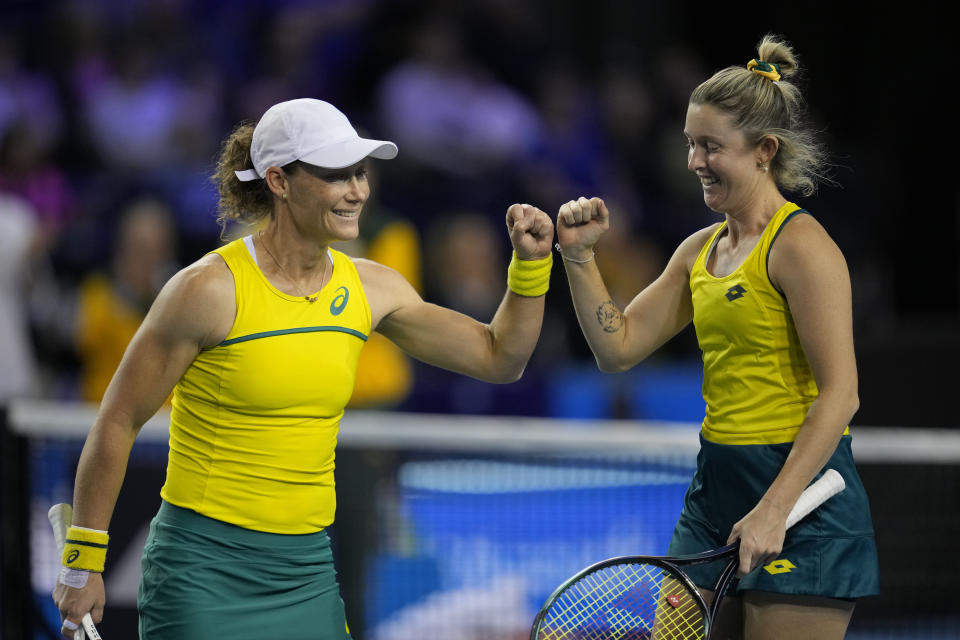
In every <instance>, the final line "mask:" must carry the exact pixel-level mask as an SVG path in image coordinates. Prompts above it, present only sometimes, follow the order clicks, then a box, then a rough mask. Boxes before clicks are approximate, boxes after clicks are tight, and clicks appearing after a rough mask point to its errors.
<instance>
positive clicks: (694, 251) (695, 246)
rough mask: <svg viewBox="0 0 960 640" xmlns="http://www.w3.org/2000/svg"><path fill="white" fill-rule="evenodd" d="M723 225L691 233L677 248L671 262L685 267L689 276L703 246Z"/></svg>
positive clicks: (715, 225)
mask: <svg viewBox="0 0 960 640" xmlns="http://www.w3.org/2000/svg"><path fill="white" fill-rule="evenodd" d="M721 224H722V223H720V222H716V223H714V224H712V225H710V226H709V227H704V228H703V229H699V230H697V231H694V232H693V233H691V234H690V235H689V236H687V237H686V238H685V239H684V241H683V242H681V243H680V246H678V247H677V250H676V251H675V252H674V254H673V258H671V259H670V262H676V263H678V264H679V265H683V266H684V267H685V268H686V271H687V273H688V274H689V273H690V271H691V269H693V263H694V262H696V260H697V256H699V255H700V251H701V249H703V245H705V244H706V243H707V242H708V241H709V240H710V236H712V235H713V234H714V233H715V232H716V231H717V229H719V228H720V225H721Z"/></svg>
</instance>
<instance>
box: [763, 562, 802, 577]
mask: <svg viewBox="0 0 960 640" xmlns="http://www.w3.org/2000/svg"><path fill="white" fill-rule="evenodd" d="M796 568H797V565H795V564H793V563H792V562H790V561H789V560H787V559H786V558H784V559H782V560H774V561H773V562H771V563H770V564H768V565H767V566H765V567H764V568H763V570H764V571H766V572H767V573H769V574H770V575H773V576H775V575H777V574H778V573H790V572H791V571H792V570H793V569H796Z"/></svg>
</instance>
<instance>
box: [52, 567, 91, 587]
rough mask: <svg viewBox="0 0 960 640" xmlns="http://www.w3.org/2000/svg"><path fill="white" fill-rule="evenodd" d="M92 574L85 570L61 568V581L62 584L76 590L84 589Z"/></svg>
mask: <svg viewBox="0 0 960 640" xmlns="http://www.w3.org/2000/svg"><path fill="white" fill-rule="evenodd" d="M89 577H90V572H89V571H85V570H84V569H71V568H69V567H60V577H59V580H60V582H61V583H62V584H65V585H67V586H68V587H73V588H74V589H83V587H85V586H86V584H87V578H89Z"/></svg>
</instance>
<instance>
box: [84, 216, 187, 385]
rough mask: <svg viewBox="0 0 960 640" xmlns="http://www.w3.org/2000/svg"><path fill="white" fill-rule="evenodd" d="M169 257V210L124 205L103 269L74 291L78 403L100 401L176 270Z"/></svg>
mask: <svg viewBox="0 0 960 640" xmlns="http://www.w3.org/2000/svg"><path fill="white" fill-rule="evenodd" d="M175 256H176V235H175V226H174V219H173V215H172V213H171V212H170V210H169V208H168V207H167V206H166V205H165V204H164V203H162V202H159V201H156V200H153V199H149V198H147V199H139V200H136V201H134V202H132V203H130V204H129V205H128V206H127V207H126V208H125V209H124V211H123V213H122V214H121V217H120V221H119V228H118V230H117V238H116V242H115V246H114V251H113V256H112V261H111V264H110V267H109V271H108V272H106V273H93V274H91V275H89V276H88V277H87V278H85V279H84V281H83V282H82V284H81V287H80V293H79V301H78V317H77V329H76V340H77V351H78V354H79V358H80V363H81V380H80V384H81V394H82V398H83V399H84V400H86V401H88V402H99V401H100V400H101V399H102V398H103V393H104V391H106V388H107V385H108V384H109V382H110V379H111V378H112V377H113V374H114V371H116V369H117V366H118V365H119V364H120V359H121V358H122V357H123V352H124V350H125V349H126V347H127V344H128V343H129V342H130V339H131V338H133V334H134V333H135V332H136V330H137V328H138V327H139V326H140V323H141V322H142V321H143V318H144V316H145V315H146V312H147V310H148V309H149V308H150V305H151V304H152V303H153V300H154V298H155V297H156V295H157V293H159V291H160V288H161V287H162V286H163V285H164V284H165V283H166V281H167V279H168V278H169V277H170V276H172V275H173V273H174V272H175V271H176V269H177V265H176V258H175Z"/></svg>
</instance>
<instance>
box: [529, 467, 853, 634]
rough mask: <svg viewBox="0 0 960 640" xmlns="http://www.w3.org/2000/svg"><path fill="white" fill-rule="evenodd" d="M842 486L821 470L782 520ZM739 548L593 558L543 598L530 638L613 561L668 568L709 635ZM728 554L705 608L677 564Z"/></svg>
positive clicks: (802, 513) (792, 520) (731, 581)
mask: <svg viewBox="0 0 960 640" xmlns="http://www.w3.org/2000/svg"><path fill="white" fill-rule="evenodd" d="M845 487H846V483H845V482H844V480H843V476H841V475H840V474H839V473H838V472H837V471H836V470H835V469H827V470H825V471H824V472H823V474H822V475H821V476H820V477H819V478H818V479H817V480H815V481H814V482H813V483H812V484H811V485H810V486H809V487H807V488H806V489H805V490H804V492H803V494H801V495H800V498H799V499H798V500H797V503H796V505H794V507H793V509H792V510H791V512H790V514H789V515H788V516H787V519H786V523H785V524H786V529H788V530H789V529H790V528H791V527H792V526H793V525H794V524H796V523H797V522H799V521H800V520H802V519H803V518H805V517H806V516H807V515H809V514H810V513H811V512H812V511H813V510H814V509H816V508H817V507H819V506H820V505H821V504H823V503H824V502H826V501H827V500H828V499H830V498H831V497H832V496H834V495H836V494H837V493H840V492H841V491H843V490H844V488H845ZM739 551H740V541H739V540H737V541H735V542H732V543H731V544H728V545H725V546H723V547H718V548H716V549H710V550H709V551H703V552H701V553H694V554H690V555H684V556H617V557H614V558H608V559H606V560H601V561H600V562H596V563H594V564H592V565H590V566H588V567H586V568H585V569H582V570H580V571H578V572H577V573H576V574H574V575H573V576H571V577H569V578H567V579H566V580H565V581H564V582H563V583H562V584H561V585H560V586H559V587H557V588H556V589H555V590H554V592H553V593H552V594H550V597H549V598H547V601H546V602H545V603H544V605H543V606H542V607H540V611H538V612H537V615H536V617H535V618H534V621H533V627H532V628H531V630H530V640H537V635H538V634H539V633H540V625H541V624H542V623H543V620H544V618H546V615H547V612H548V611H549V610H550V608H551V607H552V606H553V604H554V602H556V600H557V599H558V598H559V597H560V596H561V595H562V594H563V593H564V592H565V591H566V590H567V589H568V588H570V587H571V586H573V585H574V584H576V583H577V582H579V581H580V580H581V579H582V578H583V577H584V576H586V575H588V574H591V573H594V572H596V571H599V570H601V569H604V568H606V567H609V566H612V565H616V564H652V565H654V566H658V567H660V568H662V569H666V570H667V571H669V572H670V574H671V576H672V577H674V578H676V579H678V580H680V582H681V583H682V584H683V585H684V586H685V587H686V589H687V592H688V593H689V594H690V595H691V596H693V598H694V601H695V603H696V605H697V606H698V607H699V609H700V611H701V613H702V614H703V633H704V638H709V637H710V633H711V627H712V624H713V620H714V617H715V616H716V614H717V613H718V612H719V611H720V601H721V600H723V597H724V595H726V592H727V591H729V590H730V587H731V586H733V585H735V584H736V583H737V582H738V581H739V578H738V577H737V568H738V567H739V565H740V554H739ZM728 556H732V558H731V560H730V561H729V563H728V564H727V565H726V567H725V568H724V569H723V571H722V572H721V573H720V576H719V578H717V582H716V584H715V586H714V588H713V601H712V602H711V603H710V606H709V608H708V607H707V605H706V601H705V600H704V597H703V594H702V593H701V592H700V589H699V588H698V587H697V586H696V585H695V584H694V583H693V581H692V580H691V579H690V577H689V576H688V575H687V574H686V573H685V572H684V571H683V569H682V568H681V566H694V565H699V564H706V563H708V562H715V561H717V560H719V559H721V558H723V557H728Z"/></svg>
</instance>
